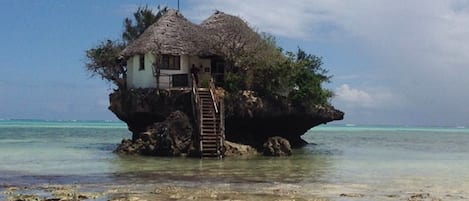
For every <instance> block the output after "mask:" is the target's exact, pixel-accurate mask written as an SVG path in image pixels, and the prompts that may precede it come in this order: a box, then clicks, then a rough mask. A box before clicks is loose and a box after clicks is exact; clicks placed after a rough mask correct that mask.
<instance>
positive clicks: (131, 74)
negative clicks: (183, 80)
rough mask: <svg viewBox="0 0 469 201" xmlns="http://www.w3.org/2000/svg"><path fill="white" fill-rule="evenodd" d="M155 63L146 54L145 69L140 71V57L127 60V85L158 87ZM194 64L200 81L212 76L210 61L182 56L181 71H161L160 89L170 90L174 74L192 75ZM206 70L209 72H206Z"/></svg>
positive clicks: (131, 86) (153, 59)
mask: <svg viewBox="0 0 469 201" xmlns="http://www.w3.org/2000/svg"><path fill="white" fill-rule="evenodd" d="M154 61H155V57H154V56H153V55H152V54H150V53H147V54H145V69H144V70H139V67H140V64H139V62H140V59H139V55H136V56H133V57H131V58H129V60H127V67H128V70H127V84H128V87H130V88H153V87H156V78H155V77H154V76H153V67H152V65H153V62H154ZM192 64H194V65H195V66H196V67H197V68H199V67H201V68H200V69H199V72H200V74H199V79H201V78H202V77H208V76H209V75H210V69H211V66H210V65H211V64H210V59H201V58H199V57H197V56H188V55H181V56H180V65H181V68H180V69H179V70H167V69H161V70H160V75H161V76H160V78H159V88H161V89H164V88H169V87H170V81H171V80H170V75H173V74H188V75H190V69H191V67H192ZM206 70H207V71H208V72H206Z"/></svg>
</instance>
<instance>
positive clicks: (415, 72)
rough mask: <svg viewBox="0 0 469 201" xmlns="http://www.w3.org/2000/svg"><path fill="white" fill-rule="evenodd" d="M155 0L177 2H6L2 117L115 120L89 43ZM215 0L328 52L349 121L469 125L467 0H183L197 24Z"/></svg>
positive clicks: (285, 38)
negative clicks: (88, 67)
mask: <svg viewBox="0 0 469 201" xmlns="http://www.w3.org/2000/svg"><path fill="white" fill-rule="evenodd" d="M145 4H149V5H151V6H155V7H156V5H158V4H161V5H168V6H169V7H176V5H177V1H176V0H167V1H154V0H153V1H124V0H120V1H119V0H107V1H105V0H102V1H92V0H82V1H71V0H64V1H55V0H45V1H26V0H4V1H0V25H1V26H2V31H1V32H0V45H1V48H0V61H1V62H0V65H1V67H0V118H3V119H11V118H21V119H52V120H61V119H65V120H72V119H78V120H90V119H93V120H115V119H116V118H115V117H114V115H113V114H112V113H111V112H110V111H108V110H107V105H108V94H109V93H110V88H111V86H110V85H109V84H107V83H106V82H104V81H103V80H100V79H98V78H89V74H87V73H86V72H85V71H84V68H83V65H84V61H85V56H84V52H85V50H86V49H88V48H90V47H92V46H93V45H96V44H97V43H98V42H99V41H101V40H104V39H117V38H119V37H120V33H121V31H122V21H123V19H124V18H125V17H129V16H130V15H131V14H132V11H134V10H135V9H136V8H137V7H138V6H139V5H145ZM216 9H218V10H222V11H224V12H227V13H230V14H233V15H237V16H240V17H242V18H243V19H245V20H246V21H248V23H249V24H250V25H251V26H252V27H254V28H256V29H258V30H260V31H263V32H268V33H270V34H272V35H274V36H275V37H277V40H278V43H279V45H280V46H282V47H284V48H285V49H287V50H295V49H296V47H298V46H300V47H301V48H303V49H305V50H306V51H307V52H309V53H313V54H316V55H318V56H322V57H323V61H324V63H325V64H324V67H325V68H327V69H329V71H330V74H332V75H333V76H334V77H333V79H332V83H330V84H328V85H326V87H327V88H330V89H332V90H333V91H335V93H336V96H335V97H334V99H333V100H332V103H333V104H334V105H335V106H336V107H337V108H338V109H341V110H343V111H344V112H345V113H346V116H345V120H344V121H341V122H339V123H354V124H385V125H434V126H461V125H463V126H469V107H467V102H468V100H469V90H468V89H469V78H468V77H467V76H468V75H469V46H467V44H469V26H467V25H468V24H469V3H468V1H462V0H445V1H425V3H423V1H418V0H407V1H395V0H378V1H377V0H356V1H348V0H297V1H281V0H256V1H249V0H239V1H218V0H181V11H182V13H183V15H185V16H186V17H187V18H188V19H189V20H191V21H193V22H195V23H198V22H200V21H201V20H203V19H205V18H206V17H208V16H209V15H210V14H212V12H213V11H214V10H216Z"/></svg>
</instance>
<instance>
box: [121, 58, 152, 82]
mask: <svg viewBox="0 0 469 201" xmlns="http://www.w3.org/2000/svg"><path fill="white" fill-rule="evenodd" d="M151 57H152V55H151V54H145V69H143V70H139V67H140V56H139V55H135V56H133V57H131V58H130V59H129V60H132V66H131V68H132V73H130V74H128V75H127V76H129V77H131V78H130V79H128V80H129V81H130V85H129V86H130V87H131V88H151V87H155V85H156V80H155V77H154V76H153V69H152V67H151V65H152V61H151Z"/></svg>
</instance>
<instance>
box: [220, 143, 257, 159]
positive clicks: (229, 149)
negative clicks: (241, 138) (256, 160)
mask: <svg viewBox="0 0 469 201" xmlns="http://www.w3.org/2000/svg"><path fill="white" fill-rule="evenodd" d="M256 155H259V152H257V150H256V149H254V148H253V147H251V146H249V145H244V144H237V143H234V142H230V141H226V140H225V156H227V157H231V156H256Z"/></svg>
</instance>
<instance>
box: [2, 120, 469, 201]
mask: <svg viewBox="0 0 469 201" xmlns="http://www.w3.org/2000/svg"><path fill="white" fill-rule="evenodd" d="M124 137H126V138H128V137H130V133H129V131H128V130H127V128H126V126H125V124H123V123H120V122H80V121H72V122H70V121H63V122H51V121H13V120H3V121H0V161H1V163H0V188H1V186H9V185H34V184H44V183H49V184H103V185H117V184H129V183H132V184H142V185H145V184H150V183H151V184H171V185H176V186H192V187H194V186H199V185H201V184H203V185H204V186H212V187H214V188H229V189H231V190H236V191H240V192H243V191H246V192H248V191H254V190H259V189H263V190H269V189H272V188H284V189H289V190H294V191H298V192H301V193H303V194H305V195H311V196H319V197H326V198H330V199H332V200H348V199H344V198H342V197H341V196H339V195H340V194H342V193H359V194H364V195H366V196H365V197H364V198H362V199H360V200H386V199H388V198H389V199H390V197H392V196H394V195H401V194H406V193H412V192H429V193H431V194H432V195H436V196H439V197H443V198H446V197H447V196H451V199H448V200H458V199H461V200H464V199H469V190H468V189H469V146H468V145H469V129H467V128H417V127H360V126H355V127H347V126H321V127H316V128H313V129H311V130H310V131H309V132H308V133H306V134H305V135H304V139H305V140H307V141H308V142H311V143H314V144H310V145H308V146H306V147H304V148H302V149H299V150H295V152H294V155H293V156H292V157H285V158H269V157H254V158H250V159H239V158H238V159H236V158H227V159H224V160H199V159H191V158H152V157H120V156H117V155H115V154H113V153H112V150H113V149H114V148H115V147H116V146H117V144H118V143H119V142H120V141H121V139H122V138H124ZM0 190H1V189H0ZM456 198H457V199H456ZM357 199H358V198H357ZM445 200H446V199H445Z"/></svg>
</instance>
